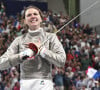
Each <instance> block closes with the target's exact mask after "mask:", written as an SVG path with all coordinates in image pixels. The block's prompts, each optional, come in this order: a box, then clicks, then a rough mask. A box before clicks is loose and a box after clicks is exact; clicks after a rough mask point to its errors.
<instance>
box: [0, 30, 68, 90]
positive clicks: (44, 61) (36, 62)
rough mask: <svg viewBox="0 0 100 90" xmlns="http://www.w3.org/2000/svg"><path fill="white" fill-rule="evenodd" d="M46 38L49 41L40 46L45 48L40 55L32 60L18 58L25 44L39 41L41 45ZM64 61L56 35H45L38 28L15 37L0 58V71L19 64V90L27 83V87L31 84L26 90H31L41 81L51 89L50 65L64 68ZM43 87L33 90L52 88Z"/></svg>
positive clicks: (61, 48)
mask: <svg viewBox="0 0 100 90" xmlns="http://www.w3.org/2000/svg"><path fill="white" fill-rule="evenodd" d="M48 38H49V40H48V41H47V42H46V43H45V44H44V45H43V46H42V49H44V48H45V50H41V51H40V54H39V55H37V56H36V57H35V58H34V59H33V60H22V59H21V58H20V55H19V53H20V52H23V51H24V50H25V49H27V48H26V47H25V44H27V43H30V42H31V43H36V42H38V40H40V41H41V43H42V42H44V41H45V40H47V39H48ZM65 60H66V55H65V51H64V49H63V46H62V45H61V43H60V42H59V40H58V38H57V36H56V34H53V33H47V32H45V31H44V30H43V28H39V29H38V30H35V31H30V30H28V32H27V33H26V34H23V35H22V36H19V37H17V38H16V39H15V40H14V41H13V42H12V44H11V45H10V47H9V48H8V50H7V51H6V52H5V53H4V54H3V55H2V56H1V57H0V70H4V69H7V68H10V67H12V66H15V65H18V64H20V72H21V73H20V78H21V84H22V85H21V88H22V89H21V90H23V87H24V86H26V84H25V83H27V85H28V84H30V83H31V82H33V83H32V85H30V86H29V87H30V89H27V90H33V89H31V86H32V88H34V87H35V85H36V86H37V87H38V84H40V81H41V79H43V80H47V81H46V82H49V83H50V84H48V85H50V87H51V86H52V85H53V84H52V83H51V81H52V75H51V73H52V64H54V65H56V66H58V67H62V66H64V63H65ZM37 79H38V80H39V79H40V81H38V80H37ZM24 80H26V81H25V83H24V84H25V85H24V84H23V82H24ZM27 80H29V81H30V83H28V81H27ZM31 80H32V81H31ZM35 80H36V81H35ZM34 82H36V83H37V84H35V83H34ZM48 85H47V86H48ZM33 86H34V87H33ZM45 86H46V85H44V89H34V90H52V87H51V89H49V88H47V89H46V88H45ZM47 86H46V87H47ZM24 90H26V89H24Z"/></svg>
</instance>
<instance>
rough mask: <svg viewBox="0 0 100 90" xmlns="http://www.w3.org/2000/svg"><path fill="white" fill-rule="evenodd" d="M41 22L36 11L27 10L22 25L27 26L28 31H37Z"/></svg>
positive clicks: (33, 9) (32, 9)
mask: <svg viewBox="0 0 100 90" xmlns="http://www.w3.org/2000/svg"><path fill="white" fill-rule="evenodd" d="M41 22H42V18H41V16H40V13H39V11H38V10H37V9H35V8H29V9H27V10H26V12H25V20H24V23H25V24H27V25H28V26H29V29H30V30H35V29H38V28H39V27H40V23H41Z"/></svg>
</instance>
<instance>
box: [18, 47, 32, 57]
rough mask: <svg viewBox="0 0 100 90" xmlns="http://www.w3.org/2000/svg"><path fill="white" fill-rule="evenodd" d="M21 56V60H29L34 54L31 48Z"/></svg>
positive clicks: (21, 53)
mask: <svg viewBox="0 0 100 90" xmlns="http://www.w3.org/2000/svg"><path fill="white" fill-rule="evenodd" d="M19 55H20V58H21V59H27V58H28V57H32V56H33V55H34V52H33V51H32V50H31V49H30V48H27V49H26V50H24V51H23V52H20V54H19Z"/></svg>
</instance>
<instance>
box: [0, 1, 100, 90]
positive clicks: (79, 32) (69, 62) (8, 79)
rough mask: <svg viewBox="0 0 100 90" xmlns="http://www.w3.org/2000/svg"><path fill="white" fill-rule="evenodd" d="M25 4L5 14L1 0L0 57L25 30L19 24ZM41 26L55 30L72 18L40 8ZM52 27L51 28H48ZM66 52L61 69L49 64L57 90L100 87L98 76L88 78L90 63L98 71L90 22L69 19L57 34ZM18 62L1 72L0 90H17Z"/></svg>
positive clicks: (99, 42) (99, 41)
mask: <svg viewBox="0 0 100 90" xmlns="http://www.w3.org/2000/svg"><path fill="white" fill-rule="evenodd" d="M24 9H25V7H23V10H22V11H21V12H20V13H17V15H16V16H13V15H11V16H7V15H6V6H5V5H4V4H3V2H0V56H1V55H2V54H3V53H4V52H5V51H6V50H7V48H8V47H9V45H10V43H11V42H12V41H13V40H14V39H15V38H16V37H17V36H20V35H22V34H23V33H25V32H26V27H24V26H23V24H22V22H23V21H22V15H23V11H24ZM43 14H44V20H43V24H42V27H43V28H44V30H45V31H47V32H51V33H56V32H57V31H58V30H59V29H60V28H61V27H62V26H63V25H64V24H66V23H67V22H68V21H70V20H71V17H69V16H68V15H66V16H65V15H63V12H59V13H54V12H53V11H50V10H48V11H47V12H46V11H43ZM51 30H52V31H51ZM57 36H58V38H59V40H60V41H61V43H62V45H63V47H64V49H65V52H66V56H67V59H66V63H65V66H64V67H63V68H59V67H56V66H54V65H53V66H52V68H53V69H52V76H53V82H54V87H55V89H56V90H100V77H99V78H96V79H93V78H88V76H87V74H86V70H87V68H88V67H89V66H91V67H93V68H94V69H96V70H98V71H100V35H99V34H98V33H97V32H96V30H95V29H93V28H91V27H90V26H89V24H87V25H81V24H80V22H79V20H77V19H76V20H74V21H72V22H71V23H70V24H69V25H67V26H66V27H64V28H63V29H62V30H61V31H59V32H58V33H57ZM19 68H20V67H19V65H18V66H15V67H12V68H10V69H7V70H4V71H0V90H20V84H19V83H20V71H19Z"/></svg>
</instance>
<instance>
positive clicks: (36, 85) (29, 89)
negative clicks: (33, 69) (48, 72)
mask: <svg viewBox="0 0 100 90" xmlns="http://www.w3.org/2000/svg"><path fill="white" fill-rule="evenodd" d="M20 90H53V83H52V81H51V80H44V79H28V80H21V81H20Z"/></svg>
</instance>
